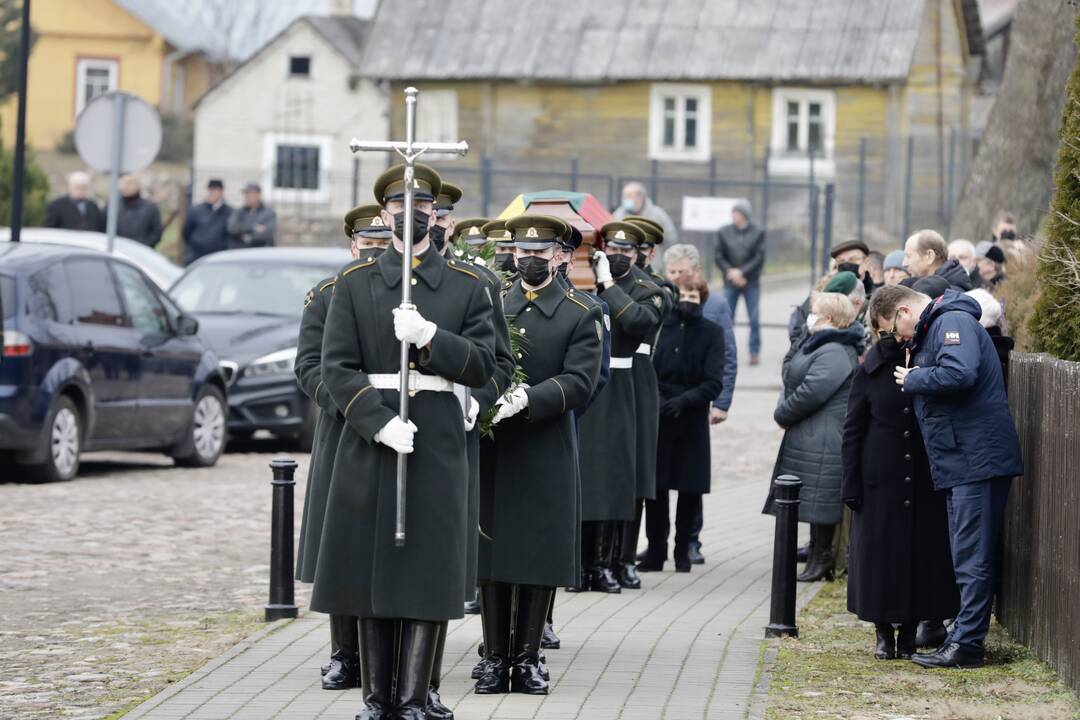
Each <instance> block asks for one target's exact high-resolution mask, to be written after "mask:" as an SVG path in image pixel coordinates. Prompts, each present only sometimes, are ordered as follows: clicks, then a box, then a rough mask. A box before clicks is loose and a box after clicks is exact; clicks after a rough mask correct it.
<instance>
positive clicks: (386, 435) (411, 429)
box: [372, 415, 416, 455]
mask: <svg viewBox="0 0 1080 720" xmlns="http://www.w3.org/2000/svg"><path fill="white" fill-rule="evenodd" d="M415 434H416V425H415V424H413V421H412V420H409V421H408V422H401V418H399V417H398V416H397V415H395V416H394V417H393V419H392V420H390V422H388V423H386V424H385V425H383V426H382V428H381V429H380V430H379V432H377V433H375V436H374V437H373V438H372V439H373V440H375V442H380V443H382V444H383V445H386V446H387V447H388V448H390V449H391V450H393V451H394V452H396V453H401V454H402V455H408V454H409V453H411V452H412V451H413V435H415Z"/></svg>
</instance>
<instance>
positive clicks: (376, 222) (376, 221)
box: [371, 215, 386, 227]
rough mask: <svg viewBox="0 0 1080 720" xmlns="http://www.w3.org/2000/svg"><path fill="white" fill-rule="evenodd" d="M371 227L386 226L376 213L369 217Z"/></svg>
mask: <svg viewBox="0 0 1080 720" xmlns="http://www.w3.org/2000/svg"><path fill="white" fill-rule="evenodd" d="M371 227H386V226H385V225H383V221H382V218H381V217H380V216H378V215H376V216H375V217H373V218H371Z"/></svg>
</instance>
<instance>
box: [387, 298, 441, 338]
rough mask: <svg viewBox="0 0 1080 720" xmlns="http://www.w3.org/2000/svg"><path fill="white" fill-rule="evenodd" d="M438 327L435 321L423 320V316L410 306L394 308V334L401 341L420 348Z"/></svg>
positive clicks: (433, 335) (433, 334)
mask: <svg viewBox="0 0 1080 720" xmlns="http://www.w3.org/2000/svg"><path fill="white" fill-rule="evenodd" d="M436 330H438V328H437V327H436V326H435V323H433V322H431V321H430V320H425V319H424V316H423V315H421V314H420V313H419V312H417V311H416V310H413V309H410V308H394V335H396V336H397V339H398V340H400V341H401V342H408V343H412V344H413V345H415V346H416V347H418V348H422V347H424V346H425V345H427V344H428V343H429V342H431V338H433V337H435V331H436Z"/></svg>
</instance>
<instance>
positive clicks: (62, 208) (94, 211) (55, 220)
mask: <svg viewBox="0 0 1080 720" xmlns="http://www.w3.org/2000/svg"><path fill="white" fill-rule="evenodd" d="M45 227H51V228H62V229H64V230H95V231H97V232H101V231H103V230H104V229H105V214H104V213H103V212H101V208H99V207H98V205H97V203H96V202H94V201H93V200H92V199H91V198H90V176H89V175H87V174H86V173H84V172H73V173H71V174H70V175H68V192H67V195H61V196H60V197H58V198H56V199H55V200H53V201H52V202H51V203H49V206H48V208H46V210H45Z"/></svg>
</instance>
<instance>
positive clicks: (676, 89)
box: [649, 83, 712, 162]
mask: <svg viewBox="0 0 1080 720" xmlns="http://www.w3.org/2000/svg"><path fill="white" fill-rule="evenodd" d="M671 97H674V98H675V108H674V113H675V126H674V131H675V136H674V139H675V147H670V146H666V145H664V135H665V124H666V122H667V119H668V114H669V111H668V110H667V108H666V100H667V99H668V98H671ZM689 98H692V99H694V100H696V101H697V109H696V110H695V113H696V118H695V121H696V124H697V125H696V128H695V133H696V136H697V144H696V145H695V146H694V147H693V148H689V149H688V148H687V147H686V100H687V99H689ZM649 157H650V158H651V159H654V160H674V161H680V162H708V161H709V159H710V158H711V157H712V86H710V85H705V84H692V83H653V84H652V86H651V87H650V89H649Z"/></svg>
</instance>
